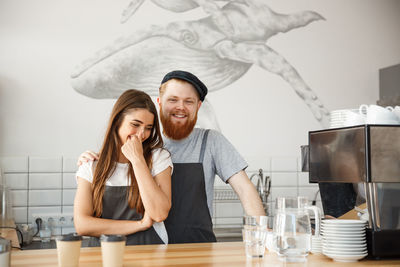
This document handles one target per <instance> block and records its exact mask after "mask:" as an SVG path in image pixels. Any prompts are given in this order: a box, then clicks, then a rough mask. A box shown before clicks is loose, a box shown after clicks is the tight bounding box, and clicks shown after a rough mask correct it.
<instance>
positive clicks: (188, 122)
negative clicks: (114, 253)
mask: <svg viewBox="0 0 400 267" xmlns="http://www.w3.org/2000/svg"><path fill="white" fill-rule="evenodd" d="M207 92H208V90H207V87H206V86H205V85H204V84H203V83H202V82H201V81H200V80H199V79H198V78H197V77H196V76H195V75H193V74H192V73H189V72H186V71H181V70H177V71H172V72H170V73H168V74H167V75H165V77H164V78H163V80H162V82H161V86H160V92H159V98H157V102H158V104H159V107H160V120H161V123H162V126H163V134H164V137H165V138H164V141H165V147H166V148H167V149H168V150H169V151H170V152H171V157H172V162H173V164H174V170H173V174H172V208H171V210H170V213H169V215H168V218H167V220H166V221H165V226H166V228H167V232H168V236H169V242H170V243H190V242H215V241H216V238H215V235H214V233H213V231H212V220H211V214H212V212H213V210H212V203H213V198H214V195H213V188H214V178H215V175H216V174H217V175H218V176H219V177H220V178H221V179H222V180H223V181H224V182H226V183H229V184H230V185H231V186H232V188H233V189H234V191H235V192H236V193H237V195H238V196H239V198H240V200H241V203H242V206H243V208H244V210H245V212H246V214H248V215H265V212H264V209H263V206H262V203H261V200H260V197H259V195H258V193H257V190H256V189H255V187H254V185H253V184H252V183H251V182H250V180H249V178H248V176H247V175H246V173H245V172H244V169H245V168H246V167H247V163H246V162H245V161H244V159H243V158H242V157H241V156H240V154H239V153H238V152H237V151H236V149H235V148H234V147H233V146H232V144H231V143H230V142H229V141H228V140H227V139H226V138H225V137H224V136H223V135H222V134H220V133H219V132H217V131H214V130H206V129H200V128H194V126H195V125H196V121H197V113H198V111H199V109H200V107H201V104H202V102H203V101H204V99H205V96H206V95H207ZM84 156H85V154H84ZM86 157H87V158H93V156H91V155H89V154H87V153H86ZM81 158H82V157H81Z"/></svg>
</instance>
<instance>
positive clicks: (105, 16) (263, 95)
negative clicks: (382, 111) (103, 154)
mask: <svg viewBox="0 0 400 267" xmlns="http://www.w3.org/2000/svg"><path fill="white" fill-rule="evenodd" d="M128 2H129V1H122V0H118V1H105V0H102V1H98V0H96V1H95V0H87V1H78V0H68V1H67V0H58V1H54V0H36V1H24V0H2V1H1V2H0V156H23V155H40V156H46V155H51V156H53V155H67V156H76V155H78V154H79V153H80V152H81V151H84V150H86V149H93V150H98V146H99V144H100V143H101V138H102V135H103V133H104V132H103V131H104V127H105V124H106V120H107V119H108V115H109V113H110V110H111V107H112V104H113V103H114V100H104V99H101V100H99V99H91V98H88V97H86V96H83V95H80V94H78V93H77V92H75V91H74V90H73V89H72V88H71V86H70V84H69V75H70V73H71V71H72V69H73V67H74V66H75V65H77V64H78V63H80V62H81V61H82V60H83V59H85V58H87V57H88V56H90V55H92V54H93V52H95V51H96V50H98V49H100V48H102V47H103V46H105V45H106V44H108V43H110V42H111V41H113V40H114V39H115V38H117V37H118V36H119V35H121V34H123V33H127V32H131V31H134V30H135V29H139V28H140V27H143V26H145V25H148V24H151V23H152V24H163V23H166V22H168V21H172V20H184V19H192V17H193V16H195V17H201V16H204V13H202V11H201V10H196V11H191V12H188V13H187V14H174V13H172V12H169V11H166V10H162V9H161V8H159V7H157V6H156V5H154V4H153V3H151V2H150V1H147V2H145V4H144V5H143V6H142V7H141V9H140V10H139V11H138V13H137V14H135V17H134V18H133V19H131V20H130V21H128V23H127V24H124V25H121V24H119V19H120V14H121V12H122V9H123V8H124V7H125V6H126V5H127V4H128ZM294 3H296V4H294ZM269 5H270V7H271V8H272V9H273V10H275V11H276V12H280V13H291V12H296V11H300V10H306V9H308V10H313V11H316V12H318V13H320V14H321V15H323V16H324V17H325V18H326V21H317V22H314V23H312V24H310V25H308V26H307V27H305V28H300V29H295V30H293V31H291V32H288V33H285V34H278V35H276V36H274V37H272V38H270V39H269V40H268V45H269V46H270V47H272V48H273V49H275V50H276V51H278V52H279V53H280V54H281V55H283V56H284V57H285V58H286V59H287V60H288V61H289V62H290V63H291V64H292V65H293V66H294V67H295V68H296V69H297V70H298V72H299V73H300V75H301V76H302V78H303V79H304V80H305V81H306V83H308V84H309V85H310V87H311V88H312V89H313V90H315V91H316V93H317V94H318V96H319V97H320V98H321V99H322V101H323V102H324V103H325V105H326V107H327V108H328V109H330V110H334V109H340V108H352V107H357V106H358V105H360V104H362V103H375V102H376V101H377V99H378V69H379V68H382V67H386V66H390V65H393V64H397V63H399V62H400V49H399V47H400V31H399V28H400V27H399V26H400V16H399V14H400V1H397V0H384V1H380V0H353V1H345V0H336V1H328V0H323V1H321V0H308V1H306V0H301V1H300V0H298V1H295V2H294V1H288V0H285V1H283V0H274V1H269ZM207 97H208V99H209V101H210V102H211V103H212V105H213V107H214V109H215V111H216V114H217V117H218V120H219V123H220V125H221V128H222V132H223V133H224V134H225V135H226V136H227V137H228V139H229V140H231V142H232V143H233V144H234V145H235V146H236V147H237V148H238V150H239V151H240V152H241V153H242V154H243V155H244V156H245V157H248V158H253V157H270V156H273V157H279V156H282V157H286V156H290V157H291V156H294V157H297V156H298V155H299V154H300V149H299V146H300V145H301V144H305V143H306V142H307V133H308V131H309V130H315V129H320V125H319V124H318V123H317V121H316V120H315V119H314V117H313V116H312V114H311V112H310V111H309V109H308V108H307V106H306V105H305V104H304V102H303V101H302V100H301V99H300V98H299V97H298V96H297V95H296V94H295V93H294V91H293V90H292V88H291V87H290V86H289V85H288V84H287V83H286V82H284V81H283V80H282V79H281V78H280V77H278V76H276V75H273V74H271V73H269V72H267V71H265V70H263V69H260V68H259V67H256V66H253V67H252V68H251V69H250V71H249V72H248V73H247V74H245V75H244V76H243V77H242V78H241V79H240V80H238V81H237V82H235V83H233V84H232V85H230V86H229V87H227V88H224V89H222V90H219V91H217V92H212V93H210V94H209V95H208V96H207Z"/></svg>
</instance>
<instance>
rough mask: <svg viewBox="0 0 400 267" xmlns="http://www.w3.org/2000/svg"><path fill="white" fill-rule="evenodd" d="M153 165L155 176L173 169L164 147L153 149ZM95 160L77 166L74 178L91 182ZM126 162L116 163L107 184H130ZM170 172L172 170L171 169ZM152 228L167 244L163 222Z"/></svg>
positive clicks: (152, 170) (168, 154) (152, 172)
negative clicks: (169, 168) (167, 169)
mask: <svg viewBox="0 0 400 267" xmlns="http://www.w3.org/2000/svg"><path fill="white" fill-rule="evenodd" d="M152 160H153V166H152V169H151V171H150V172H151V175H152V176H153V177H155V176H156V175H157V174H159V173H161V172H162V171H164V170H165V169H166V168H168V167H171V169H173V165H172V160H171V156H170V153H169V152H168V151H167V150H165V149H156V150H154V151H153V156H152ZM96 163H97V161H89V162H85V163H83V164H82V165H81V166H79V169H78V171H77V172H76V178H77V177H78V176H79V177H81V178H83V179H85V180H87V181H88V182H90V183H92V182H93V170H94V166H95V165H96ZM128 167H129V164H128V163H117V166H116V168H115V171H114V173H113V174H112V175H111V176H110V178H108V179H107V181H106V185H107V186H130V179H128V177H127V173H128V172H127V170H128ZM171 174H172V170H171ZM153 227H154V230H155V231H156V232H157V234H158V235H159V236H160V238H161V240H162V241H163V242H164V243H165V244H168V235H167V230H166V229H165V225H164V222H155V223H154V224H153Z"/></svg>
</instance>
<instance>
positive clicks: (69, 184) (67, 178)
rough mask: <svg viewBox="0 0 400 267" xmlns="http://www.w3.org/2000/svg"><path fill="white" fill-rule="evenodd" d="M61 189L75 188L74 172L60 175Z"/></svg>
mask: <svg viewBox="0 0 400 267" xmlns="http://www.w3.org/2000/svg"><path fill="white" fill-rule="evenodd" d="M62 183H63V188H76V186H77V184H76V178H75V172H71V173H70V172H64V173H63V174H62Z"/></svg>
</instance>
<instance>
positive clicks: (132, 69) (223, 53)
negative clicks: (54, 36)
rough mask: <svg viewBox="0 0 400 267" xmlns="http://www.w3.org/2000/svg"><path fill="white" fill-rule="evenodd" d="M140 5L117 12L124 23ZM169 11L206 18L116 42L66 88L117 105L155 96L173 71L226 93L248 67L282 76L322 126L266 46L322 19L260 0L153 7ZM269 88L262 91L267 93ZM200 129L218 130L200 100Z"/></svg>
mask: <svg viewBox="0 0 400 267" xmlns="http://www.w3.org/2000/svg"><path fill="white" fill-rule="evenodd" d="M143 2H144V0H133V1H131V2H130V3H129V5H128V6H127V8H126V9H125V10H124V11H123V13H122V18H121V22H122V23H125V22H126V21H128V20H129V19H131V18H132V16H133V15H134V14H135V12H136V11H137V10H138V9H139V8H140V6H141V4H142V3H143ZM152 2H153V3H154V4H156V5H157V6H159V7H161V8H164V9H166V10H169V11H171V12H177V13H179V12H185V11H188V10H191V9H194V8H202V9H203V10H204V12H205V13H206V15H207V16H205V17H204V18H201V19H198V20H190V21H175V22H171V23H168V24H166V25H150V26H147V27H145V28H143V29H141V30H139V31H135V32H133V33H132V34H130V35H126V36H121V37H120V38H118V39H117V40H115V41H114V42H112V43H111V44H110V45H108V46H106V47H104V48H103V49H101V50H99V51H98V52H96V53H95V54H94V55H93V56H91V57H89V58H88V59H86V60H84V61H83V62H82V63H81V64H79V65H78V66H76V68H75V69H74V71H73V72H72V74H71V85H72V87H73V88H74V89H75V90H76V91H77V92H79V93H81V94H83V95H86V96H89V97H92V98H117V97H118V96H119V95H120V94H121V93H122V92H123V91H124V90H126V89H130V88H135V89H140V90H144V91H146V92H147V93H148V94H150V95H152V96H157V95H158V88H159V85H160V81H161V80H162V77H163V76H164V75H165V74H166V73H167V72H169V71H171V70H176V69H182V70H187V71H190V72H193V73H194V74H195V75H196V76H198V77H199V78H200V79H201V80H202V81H203V82H204V83H205V84H206V85H207V87H208V88H209V92H213V91H216V90H220V89H223V88H225V87H227V86H229V85H230V84H232V83H234V82H235V81H236V80H238V79H240V78H241V77H242V76H244V75H245V74H246V72H247V71H248V70H249V69H250V67H252V66H253V65H255V66H257V67H261V68H262V69H264V70H266V71H268V72H270V73H274V74H277V75H279V76H280V77H282V79H284V80H285V81H286V82H287V83H289V85H290V86H291V88H293V90H294V92H295V93H296V94H297V95H298V96H299V97H300V98H301V99H302V100H303V101H304V102H305V104H306V105H307V106H308V107H309V109H310V111H311V112H312V114H313V116H314V117H315V119H316V120H318V121H319V122H320V123H321V124H322V125H323V126H327V125H328V124H329V111H328V110H327V109H326V108H325V106H324V105H323V103H322V101H321V100H320V99H319V98H318V96H317V94H316V93H315V92H314V91H313V90H312V89H311V88H310V87H309V86H308V85H307V84H306V82H305V81H304V80H303V79H302V78H301V76H300V74H299V73H298V72H297V70H296V69H295V68H294V67H293V66H292V65H291V64H290V63H289V62H288V61H287V60H286V59H285V58H284V57H283V56H282V55H280V54H279V53H278V52H277V51H275V50H274V49H272V48H271V47H269V46H268V45H267V41H268V39H269V38H270V37H272V36H274V35H276V34H278V33H286V32H288V31H290V30H293V29H296V28H300V27H305V26H307V25H308V24H310V23H312V22H315V21H319V20H324V18H323V17H322V16H321V15H320V14H318V13H316V12H314V11H300V12H297V13H293V14H279V13H276V12H274V11H273V10H272V9H271V8H270V7H269V6H268V5H267V3H266V2H267V1H265V0H237V1H223V2H224V4H223V5H221V6H220V5H217V3H216V1H213V0H152ZM268 89H269V88H268V87H266V88H265V90H268ZM200 110H201V116H200V115H199V122H198V124H199V126H201V127H204V128H213V129H219V126H218V122H217V119H216V116H215V114H214V111H213V108H212V106H211V105H210V103H209V102H208V101H204V103H203V105H202V108H201V109H200Z"/></svg>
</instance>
